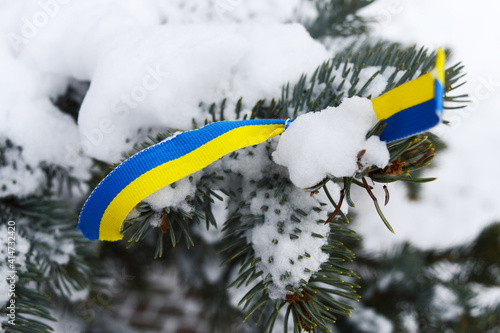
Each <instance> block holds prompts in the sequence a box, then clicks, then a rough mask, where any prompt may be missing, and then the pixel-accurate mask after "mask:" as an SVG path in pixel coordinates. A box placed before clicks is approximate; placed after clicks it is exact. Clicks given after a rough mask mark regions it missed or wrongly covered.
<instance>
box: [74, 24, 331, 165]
mask: <svg viewBox="0 0 500 333" xmlns="http://www.w3.org/2000/svg"><path fill="white" fill-rule="evenodd" d="M110 43H112V44H111V46H110V47H109V52H104V53H102V56H101V57H100V59H99V61H98V65H97V67H96V69H95V72H94V73H93V77H92V85H91V87H90V89H89V91H88V92H87V95H86V96H85V100H84V102H83V104H82V107H81V110H80V114H79V119H78V124H79V130H80V134H81V138H82V146H83V148H84V150H85V153H87V154H88V155H90V156H92V157H94V158H97V159H100V160H103V161H107V162H116V161H117V160H118V159H119V158H120V157H121V156H122V155H121V154H122V153H123V152H126V151H128V150H130V148H131V147H130V146H131V144H130V143H129V142H134V139H135V136H136V135H137V130H138V129H140V128H155V129H160V128H163V129H165V128H167V127H168V128H180V129H184V130H186V129H191V126H192V119H193V118H195V119H204V118H208V117H211V116H210V115H209V114H208V112H207V111H208V107H209V105H210V104H211V103H212V102H221V101H222V100H223V99H224V98H226V99H227V101H226V109H227V112H226V114H225V119H226V120H232V119H235V116H236V115H235V113H234V112H233V110H234V106H235V104H236V102H237V101H238V99H239V98H240V97H244V100H243V102H244V110H243V114H244V113H245V112H246V113H249V112H250V109H251V108H252V107H253V106H254V104H255V103H256V102H257V101H258V100H260V99H262V98H269V99H270V98H273V97H279V96H280V93H281V87H282V85H283V84H284V83H286V82H288V81H292V82H293V81H295V80H298V79H299V78H300V75H301V74H303V72H306V73H308V72H312V71H313V70H314V69H315V68H316V67H317V66H318V64H320V63H321V62H322V61H324V60H326V59H327V58H328V53H327V51H326V50H325V48H324V47H323V46H322V45H321V44H319V43H318V42H316V41H315V40H313V39H312V38H311V37H310V36H309V34H308V33H307V31H306V30H305V28H304V27H303V26H302V25H299V24H265V25H255V24H239V25H206V24H191V25H166V26H155V27H148V28H137V29H134V30H127V31H126V33H123V34H121V35H118V36H117V37H116V38H115V39H110ZM127 139H128V140H127Z"/></svg>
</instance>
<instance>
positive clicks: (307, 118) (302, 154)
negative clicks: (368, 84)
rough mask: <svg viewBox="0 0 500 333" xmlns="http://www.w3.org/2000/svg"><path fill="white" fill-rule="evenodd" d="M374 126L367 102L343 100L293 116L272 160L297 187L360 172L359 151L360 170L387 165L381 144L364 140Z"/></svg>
mask: <svg viewBox="0 0 500 333" xmlns="http://www.w3.org/2000/svg"><path fill="white" fill-rule="evenodd" d="M376 123H377V118H376V116H375V112H374V111H373V107H372V103H371V101H370V100H368V99H365V98H361V97H352V98H346V99H344V100H343V102H342V104H340V106H338V107H337V108H334V107H328V108H326V109H324V110H322V111H320V112H309V113H306V114H304V115H301V116H299V117H297V119H295V120H294V121H293V122H292V123H291V124H290V126H289V127H288V129H287V130H286V131H285V132H284V133H283V134H282V135H281V138H280V140H279V143H278V147H277V148H276V151H275V152H274V153H273V159H274V161H275V162H276V163H278V164H280V165H283V166H286V167H287V168H288V171H289V172H290V179H291V180H292V182H293V183H294V184H295V185H296V186H297V187H301V188H306V187H311V186H314V185H316V184H317V183H319V182H320V181H321V180H322V179H323V178H325V177H326V176H327V175H328V174H330V175H333V176H335V177H351V176H353V175H354V174H355V173H356V171H358V170H359V169H360V168H359V165H358V154H359V153H360V152H361V151H363V150H365V151H366V152H365V154H364V155H363V156H362V158H361V160H360V162H361V164H362V168H364V167H366V166H369V165H376V166H378V167H380V168H383V167H385V166H386V165H387V164H388V162H389V152H388V150H387V147H386V144H385V142H382V141H380V139H379V138H378V137H375V136H372V137H370V138H369V139H368V140H366V134H367V133H368V132H369V130H370V129H372V128H373V126H375V124H376Z"/></svg>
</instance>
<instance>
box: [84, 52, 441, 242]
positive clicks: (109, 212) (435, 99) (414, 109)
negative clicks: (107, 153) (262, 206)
mask: <svg viewBox="0 0 500 333" xmlns="http://www.w3.org/2000/svg"><path fill="white" fill-rule="evenodd" d="M444 61H445V56H444V52H443V51H442V50H441V49H440V50H439V51H438V55H437V59H436V67H435V69H434V70H433V71H432V72H430V73H427V74H425V75H422V76H420V77H419V78H417V79H415V80H412V81H409V82H407V83H405V84H403V85H401V86H399V87H397V88H395V89H393V90H390V91H388V92H387V93H385V94H383V95H381V96H380V97H377V98H375V99H373V100H372V105H373V109H374V111H375V114H376V116H377V118H378V119H379V120H383V119H385V122H386V124H387V125H386V127H385V129H384V132H383V133H382V135H381V136H380V139H381V140H383V141H386V142H391V141H394V140H398V139H401V138H405V137H408V136H411V135H414V134H417V133H420V132H423V131H426V130H428V129H430V128H432V127H434V126H435V125H437V124H438V123H439V122H440V120H441V113H442V108H443V91H444V88H443V87H444ZM292 121H293V120H290V119H289V120H281V119H258V120H241V121H221V122H216V123H212V124H209V125H206V126H204V127H202V128H199V129H196V130H192V131H187V132H183V133H180V134H178V135H176V136H174V137H171V138H168V139H166V140H164V141H162V142H160V143H158V144H156V145H154V146H151V147H149V148H147V149H145V150H143V151H141V152H139V153H137V154H135V155H133V156H132V157H130V158H128V159H127V160H125V161H123V162H122V163H121V164H120V165H119V166H118V167H116V168H115V169H114V170H113V171H112V172H111V173H109V174H108V175H107V176H106V177H105V178H104V179H103V180H102V181H101V182H100V183H99V185H98V186H97V187H96V188H95V189H94V191H93V192H92V193H91V195H90V196H89V198H88V199H87V201H86V202H85V204H84V206H83V208H82V211H81V213H80V218H79V223H78V227H77V229H79V230H81V231H82V233H83V235H84V236H85V237H86V238H88V239H90V240H97V239H99V240H105V241H117V240H120V239H122V238H123V235H122V234H121V232H120V231H121V226H122V224H123V221H124V220H125V218H126V216H127V215H128V213H129V212H130V211H131V210H132V209H133V208H134V207H135V206H136V205H137V204H138V203H139V202H140V201H141V200H143V199H144V198H146V197H147V196H149V195H150V194H152V193H154V192H156V191H157V190H159V189H161V188H163V187H165V186H167V185H169V184H172V183H174V182H176V181H178V180H180V179H182V178H184V177H186V176H188V175H190V174H192V173H194V172H196V171H198V170H201V169H203V168H204V167H206V166H208V165H209V164H211V163H213V162H215V161H216V160H218V159H219V158H221V157H223V156H224V155H226V154H229V153H230V152H233V151H235V150H238V149H241V148H244V147H248V146H252V145H256V144H259V143H262V142H264V141H266V140H268V139H269V138H272V137H274V136H276V135H279V134H281V133H283V131H285V130H286V128H288V126H289V125H290V123H291V122H292Z"/></svg>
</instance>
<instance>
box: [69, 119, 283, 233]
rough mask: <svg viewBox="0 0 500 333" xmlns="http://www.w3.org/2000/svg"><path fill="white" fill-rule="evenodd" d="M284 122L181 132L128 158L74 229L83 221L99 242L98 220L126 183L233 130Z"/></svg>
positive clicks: (254, 122)
mask: <svg viewBox="0 0 500 333" xmlns="http://www.w3.org/2000/svg"><path fill="white" fill-rule="evenodd" d="M285 122H286V121H285V120H282V119H255V120H239V121H221V122H216V123H212V124H209V125H207V126H204V127H202V128H199V129H197V130H193V131H187V132H183V133H181V134H179V135H177V136H175V137H173V138H171V139H167V140H165V141H162V142H160V143H158V144H156V145H154V146H151V147H149V148H147V149H145V150H143V151H141V153H140V154H136V155H134V156H132V157H130V158H129V159H127V160H125V161H124V162H123V163H122V164H120V165H119V166H118V167H116V168H115V169H114V170H113V171H112V172H111V173H110V174H109V175H108V176H106V177H105V178H104V179H103V181H102V182H101V183H100V184H99V185H98V186H97V187H96V188H95V189H94V191H93V192H92V194H91V195H90V196H89V198H88V199H87V201H86V202H85V205H84V206H83V208H82V211H81V213H80V219H79V225H78V226H77V229H80V224H81V223H82V221H85V230H82V232H83V233H84V236H85V237H86V238H88V239H90V240H96V239H98V238H99V226H100V223H101V220H100V219H101V217H102V216H103V214H104V212H105V210H106V208H107V207H108V206H109V204H110V203H111V201H112V200H113V198H114V197H116V196H117V195H118V193H120V192H121V190H122V189H124V188H125V187H126V186H127V185H128V184H130V183H131V182H132V181H134V180H135V179H136V178H138V177H140V176H141V175H142V174H144V173H146V172H147V171H149V170H151V169H153V168H156V167H157V166H160V165H162V164H164V163H166V162H169V161H172V160H175V159H177V158H179V157H181V156H184V155H186V154H189V153H190V152H192V151H193V150H195V149H197V148H198V147H200V146H202V145H204V144H206V143H207V142H209V141H211V140H213V139H215V138H217V137H218V136H220V135H222V134H224V133H226V132H229V131H231V130H233V129H235V128H238V127H241V126H251V125H275V124H283V125H285Z"/></svg>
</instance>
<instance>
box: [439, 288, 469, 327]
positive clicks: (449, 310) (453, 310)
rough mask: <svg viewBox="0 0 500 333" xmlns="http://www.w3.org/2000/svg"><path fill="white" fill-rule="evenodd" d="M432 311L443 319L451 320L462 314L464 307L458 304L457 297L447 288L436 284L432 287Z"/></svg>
mask: <svg viewBox="0 0 500 333" xmlns="http://www.w3.org/2000/svg"><path fill="white" fill-rule="evenodd" d="M432 308H433V312H434V313H435V314H436V315H438V316H439V318H440V319H441V320H443V321H451V320H454V319H456V318H457V317H459V316H461V315H463V313H464V311H465V310H464V308H462V307H461V306H459V305H458V298H457V296H456V295H455V294H454V293H453V291H452V290H450V289H449V288H447V287H445V286H443V285H441V284H438V285H437V286H435V287H434V297H433V299H432Z"/></svg>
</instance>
